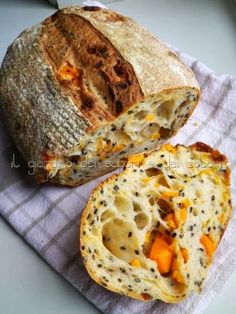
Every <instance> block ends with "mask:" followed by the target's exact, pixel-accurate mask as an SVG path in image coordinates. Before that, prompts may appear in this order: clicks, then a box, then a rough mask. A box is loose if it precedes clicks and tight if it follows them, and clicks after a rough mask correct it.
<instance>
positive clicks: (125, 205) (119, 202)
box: [114, 195, 133, 212]
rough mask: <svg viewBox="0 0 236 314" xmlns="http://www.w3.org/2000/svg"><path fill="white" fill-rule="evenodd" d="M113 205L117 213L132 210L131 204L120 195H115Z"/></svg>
mask: <svg viewBox="0 0 236 314" xmlns="http://www.w3.org/2000/svg"><path fill="white" fill-rule="evenodd" d="M114 204H115V206H116V208H117V209H118V211H120V212H124V211H126V212H127V211H129V210H132V209H133V204H132V201H131V200H130V199H129V198H128V197H125V196H122V195H117V196H116V197H115V199H114Z"/></svg>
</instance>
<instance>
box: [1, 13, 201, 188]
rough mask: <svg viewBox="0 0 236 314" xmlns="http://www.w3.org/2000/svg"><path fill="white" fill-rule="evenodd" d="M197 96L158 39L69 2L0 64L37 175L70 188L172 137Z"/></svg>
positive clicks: (8, 106) (7, 103)
mask: <svg viewBox="0 0 236 314" xmlns="http://www.w3.org/2000/svg"><path fill="white" fill-rule="evenodd" d="M199 94H200V92H199V87H198V84H197V82H196V79H195V78H194V75H193V73H192V71H191V70H190V69H189V68H188V67H187V66H185V65H184V64H183V63H182V62H181V61H180V59H179V58H178V56H177V55H176V54H175V53H174V52H172V51H170V50H169V49H168V48H167V47H166V46H165V45H164V44H163V43H162V42H161V41H160V40H159V39H158V38H156V37H154V36H153V35H152V34H150V33H149V32H148V31H147V30H145V29H143V28H142V27H141V26H139V25H138V24H137V23H136V22H134V21H133V20H132V19H130V18H128V17H125V16H122V15H120V14H117V13H115V12H113V11H110V10H107V9H101V8H98V7H83V8H80V7H70V8H66V9H63V10H60V11H58V12H56V13H55V14H54V15H52V16H51V17H49V18H47V19H46V20H45V21H43V22H42V23H40V24H38V25H36V26H33V27H32V28H30V29H28V30H26V31H24V32H23V33H21V34H20V36H19V37H18V38H17V39H16V40H15V41H14V42H13V43H12V45H11V46H10V47H9V48H8V50H7V53H6V56H5V58H4V60H3V63H2V66H1V70H0V103H1V107H2V109H3V112H4V116H5V120H6V122H7V125H8V128H9V131H10V133H11V135H12V137H13V139H14V141H15V143H16V145H17V147H18V149H19V150H20V152H21V153H22V154H23V156H24V157H25V159H26V161H27V162H29V161H30V162H31V163H30V165H31V166H32V165H33V166H34V167H35V173H36V178H37V181H38V182H45V181H49V182H56V183H60V184H65V185H71V186H74V185H78V184H81V183H84V182H86V181H88V180H91V179H93V178H96V177H97V176H99V175H102V174H104V173H106V172H109V171H111V170H113V169H114V168H117V167H119V162H120V161H121V160H122V159H123V158H125V157H126V156H128V155H129V154H131V153H132V154H133V153H138V152H142V151H144V150H149V149H153V148H154V147H156V146H157V145H159V144H160V143H161V142H162V141H163V140H164V139H166V138H169V137H170V136H172V135H173V134H175V133H176V131H177V130H178V129H179V128H180V127H181V126H182V125H183V124H185V123H186V121H187V119H188V118H189V116H190V115H191V113H192V111H193V109H194V107H195V106H196V104H197V102H198V99H199Z"/></svg>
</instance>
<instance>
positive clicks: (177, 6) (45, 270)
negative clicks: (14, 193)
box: [0, 0, 236, 314]
mask: <svg viewBox="0 0 236 314" xmlns="http://www.w3.org/2000/svg"><path fill="white" fill-rule="evenodd" d="M109 6H110V7H111V8H112V9H116V10H118V11H120V12H121V13H124V14H126V15H129V16H131V17H133V18H135V19H136V20H137V21H139V22H140V23H141V24H142V25H144V26H145V27H146V28H148V29H149V30H150V31H152V32H153V33H154V34H156V35H158V36H159V37H161V38H162V39H163V40H165V41H168V42H170V43H172V44H173V45H175V46H176V47H178V48H179V49H181V50H182V51H185V52H187V53H189V54H190V55H192V56H194V57H196V58H198V59H199V60H201V61H202V62H204V63H205V64H207V65H208V66H209V67H210V68H212V69H213V70H214V71H215V72H216V74H218V75H222V74H231V75H236V6H233V4H232V1H231V0H146V1H145V0H126V1H121V2H116V3H112V4H110V5H109ZM54 11H55V10H54V8H53V7H51V6H50V5H49V4H48V3H47V1H46V0H44V1H43V0H42V1H39V0H32V1H30V0H15V1H13V0H6V1H4V0H0V62H1V60H2V58H3V56H4V54H5V52H6V48H7V46H8V45H9V44H10V43H11V42H12V40H14V38H15V37H16V36H17V35H18V34H19V33H20V32H21V31H22V30H24V29H25V28H26V27H29V26H31V25H33V24H36V23H38V22H40V21H41V20H42V19H44V18H45V17H47V16H48V15H50V14H52V13H53V12H54ZM0 179H1V174H0ZM0 201H1V200H0ZM0 234H1V236H0V252H1V253H0V313H1V314H15V313H17V314H54V313H55V314H74V313H79V314H93V313H99V312H98V310H97V309H96V308H95V307H94V306H93V305H92V304H90V303H89V302H87V301H86V300H85V299H84V298H83V297H82V296H81V295H80V294H79V292H77V291H76V290H75V289H74V288H73V287H72V286H71V285H70V284H69V283H67V282H66V281H65V280H64V279H63V278H61V277H60V276H59V275H58V274H57V273H55V272H54V271H53V270H52V269H51V268H50V267H49V266H48V265H47V264H46V263H45V262H44V261H43V260H42V259H41V258H40V257H39V256H38V255H37V253H35V252H34V251H33V250H32V249H31V248H30V247H29V246H28V245H27V244H26V243H25V242H24V241H23V240H22V239H21V238H20V237H19V236H18V235H17V234H16V233H15V232H14V231H13V230H12V229H11V227H10V226H9V225H8V224H7V223H5V222H4V221H3V220H2V219H1V218H0ZM235 293H236V272H234V273H233V274H232V276H231V277H230V279H229V280H228V281H227V282H226V283H225V286H224V288H223V289H222V290H221V292H220V293H219V295H218V296H217V297H216V298H215V299H214V301H213V302H212V303H211V304H210V306H209V307H208V309H207V311H206V312H205V314H221V313H222V312H223V313H226V314H235V313H236V294H235ZM177 314H178V313H177Z"/></svg>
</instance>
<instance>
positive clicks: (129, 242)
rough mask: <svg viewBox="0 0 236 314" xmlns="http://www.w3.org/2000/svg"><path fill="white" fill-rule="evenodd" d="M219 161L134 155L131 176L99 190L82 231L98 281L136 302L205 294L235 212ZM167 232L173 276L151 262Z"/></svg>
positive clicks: (186, 151) (184, 151)
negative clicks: (211, 268) (155, 245)
mask: <svg viewBox="0 0 236 314" xmlns="http://www.w3.org/2000/svg"><path fill="white" fill-rule="evenodd" d="M214 156H215V155H214V153H211V152H200V151H198V150H197V149H196V148H195V147H184V146H177V147H173V146H171V145H164V146H163V147H162V148H161V149H160V150H159V151H153V152H151V153H149V154H148V155H147V156H146V157H145V156H144V155H139V156H133V157H130V162H129V163H128V164H127V167H126V169H125V170H124V171H123V172H121V173H120V174H119V175H114V176H112V177H110V178H109V179H107V180H106V181H105V182H104V183H102V184H100V185H99V186H98V187H97V188H96V189H95V190H94V192H93V193H92V195H91V197H90V199H89V201H88V204H87V206H86V208H85V210H84V212H83V216H82V220H81V233H80V235H81V252H82V255H83V258H84V262H85V266H86V268H87V270H88V272H89V274H90V275H91V277H92V278H93V279H94V280H96V281H97V282H98V283H100V284H101V285H103V286H104V287H106V288H108V289H110V290H112V291H116V292H118V293H121V294H125V295H128V296H131V297H133V298H137V299H142V300H148V299H160V300H163V301H165V302H173V303H174V302H178V301H180V300H182V299H183V298H185V297H186V296H187V295H188V294H189V293H190V292H191V291H192V290H194V291H200V290H201V287H202V285H203V282H204V280H205V279H206V276H207V270H208V268H209V265H210V264H211V262H212V257H213V253H214V252H215V250H216V248H217V246H218V244H219V241H220V239H221V237H222V234H223V232H224V230H225V228H226V226H227V223H228V220H229V217H230V213H231V210H232V208H231V200H230V190H229V169H228V167H227V164H226V160H225V159H222V160H220V159H219V160H220V161H217V159H216V160H214ZM219 156H220V155H219ZM169 212H171V213H173V215H174V217H175V224H176V226H174V227H173V226H172V225H171V224H169V222H168V219H166V218H167V214H168V213H169ZM183 213H184V215H183ZM159 233H160V234H161V235H164V236H165V237H167V238H168V241H169V243H170V245H171V249H172V255H173V256H172V265H173V263H175V268H174V270H173V267H172V266H171V267H172V269H171V270H170V271H169V272H168V273H167V274H162V273H160V272H159V270H158V267H157V265H158V264H157V262H156V261H155V260H152V259H151V258H149V254H150V249H151V247H152V245H153V242H154V241H155V238H156V236H157V234H159ZM203 238H205V240H206V242H208V241H209V242H208V243H205V241H203V240H202V239H203ZM183 251H185V253H186V254H187V258H186V254H185V256H184V255H183ZM174 271H176V272H175V275H173V272H174Z"/></svg>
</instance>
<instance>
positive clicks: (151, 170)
mask: <svg viewBox="0 0 236 314" xmlns="http://www.w3.org/2000/svg"><path fill="white" fill-rule="evenodd" d="M145 172H146V175H147V176H148V177H154V176H158V175H159V174H162V170H161V169H159V168H154V167H153V168H148V169H146V170H145Z"/></svg>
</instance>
